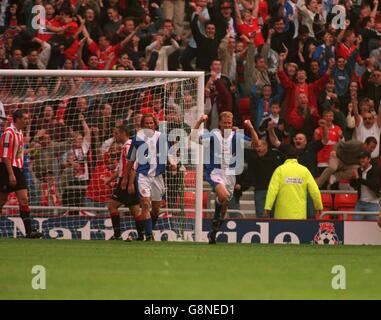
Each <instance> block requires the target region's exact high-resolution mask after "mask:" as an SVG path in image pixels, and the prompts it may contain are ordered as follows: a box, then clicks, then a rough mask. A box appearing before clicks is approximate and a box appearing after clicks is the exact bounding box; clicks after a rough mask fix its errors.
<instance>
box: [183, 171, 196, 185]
mask: <svg viewBox="0 0 381 320" xmlns="http://www.w3.org/2000/svg"><path fill="white" fill-rule="evenodd" d="M184 186H185V187H186V188H191V187H195V186H196V171H193V170H189V171H186V172H185V175H184Z"/></svg>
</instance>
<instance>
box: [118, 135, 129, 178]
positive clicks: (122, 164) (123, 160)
mask: <svg viewBox="0 0 381 320" xmlns="http://www.w3.org/2000/svg"><path fill="white" fill-rule="evenodd" d="M130 147H131V139H128V140H127V141H126V142H125V143H124V145H123V147H122V153H121V154H120V160H119V166H118V170H119V175H118V177H119V178H122V177H123V176H124V175H125V174H126V170H127V154H128V150H129V149H130Z"/></svg>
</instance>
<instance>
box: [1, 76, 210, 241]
mask: <svg viewBox="0 0 381 320" xmlns="http://www.w3.org/2000/svg"><path fill="white" fill-rule="evenodd" d="M1 77H86V78H102V77H105V78H134V77H136V78H168V79H175V78H191V79H197V101H196V103H197V113H198V114H197V117H198V118H200V116H201V115H202V114H203V113H204V89H205V73H204V72H203V71H119V70H118V71H113V70H14V69H0V78H1ZM202 128H203V125H202V126H201V127H200V130H202ZM195 151H196V159H197V164H196V190H195V196H196V203H195V227H194V240H195V241H196V242H201V240H202V211H203V203H202V199H203V196H202V195H203V148H202V145H199V146H198V148H196V150H195Z"/></svg>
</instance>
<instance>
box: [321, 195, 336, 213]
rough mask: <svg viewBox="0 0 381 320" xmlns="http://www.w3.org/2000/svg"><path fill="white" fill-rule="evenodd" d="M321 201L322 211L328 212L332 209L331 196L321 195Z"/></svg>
mask: <svg viewBox="0 0 381 320" xmlns="http://www.w3.org/2000/svg"><path fill="white" fill-rule="evenodd" d="M321 201H322V202H323V210H325V211H329V210H332V209H333V201H332V194H330V193H322V194H321Z"/></svg>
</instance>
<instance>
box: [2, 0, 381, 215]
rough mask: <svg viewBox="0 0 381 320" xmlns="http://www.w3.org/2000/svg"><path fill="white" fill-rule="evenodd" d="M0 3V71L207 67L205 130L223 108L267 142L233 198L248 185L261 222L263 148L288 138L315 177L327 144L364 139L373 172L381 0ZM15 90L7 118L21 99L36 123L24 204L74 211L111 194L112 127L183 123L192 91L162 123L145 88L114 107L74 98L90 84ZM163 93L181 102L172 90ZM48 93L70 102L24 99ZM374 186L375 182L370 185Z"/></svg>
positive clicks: (329, 148)
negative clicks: (40, 11) (149, 121)
mask: <svg viewBox="0 0 381 320" xmlns="http://www.w3.org/2000/svg"><path fill="white" fill-rule="evenodd" d="M36 5H40V6H44V8H45V12H46V17H45V19H41V17H40V19H36V13H35V11H34V10H32V8H33V7H34V6H36ZM334 6H336V8H337V7H338V8H339V9H340V10H341V12H342V13H344V19H343V17H342V16H340V17H339V16H337V13H334V11H333V7H334ZM0 8H1V9H0V68H1V69H63V70H75V69H78V70H125V71H126V72H128V71H129V70H158V71H159V70H161V71H166V70H186V71H192V70H203V71H205V74H206V76H205V80H206V81H205V84H206V86H205V110H206V112H207V113H209V115H210V116H209V122H208V127H209V129H213V128H215V127H217V125H218V114H220V113H221V112H223V111H231V112H232V113H233V115H234V124H235V125H236V126H238V127H242V123H243V121H244V120H246V119H251V120H252V123H253V124H255V128H256V130H257V131H258V133H259V134H260V135H261V137H262V139H263V143H261V145H260V146H259V147H258V150H254V151H253V154H250V155H248V157H247V159H249V160H248V162H249V171H250V173H251V174H250V176H252V177H256V178H255V179H254V178H253V179H254V180H255V181H244V182H243V185H242V186H241V185H240V184H239V185H238V186H237V188H236V191H237V194H240V192H242V189H244V188H246V187H250V186H254V187H255V188H258V194H257V196H256V203H258V208H257V210H259V213H261V212H260V211H261V210H263V209H261V208H260V207H261V205H259V204H262V202H263V197H264V196H265V193H263V194H262V192H264V191H265V189H266V183H268V180H269V177H271V172H272V171H273V170H274V168H276V167H277V166H278V165H279V164H280V163H281V156H279V155H278V154H277V153H276V152H278V151H276V152H275V151H274V150H272V148H276V149H279V150H280V151H281V150H282V145H285V144H286V143H293V144H294V145H295V147H296V148H297V149H299V150H300V158H299V161H300V162H301V163H302V164H304V165H305V166H307V167H308V168H309V169H310V171H311V173H312V174H313V176H314V177H316V178H317V177H318V176H319V175H320V174H321V173H322V172H324V169H326V168H328V167H329V161H330V157H331V154H332V152H333V150H334V147H333V146H334V144H335V143H337V142H339V141H344V140H345V141H351V140H353V141H355V140H357V141H360V142H362V143H365V144H364V145H363V146H364V147H362V151H367V152H369V153H370V154H371V164H372V166H373V171H374V172H376V173H375V175H376V176H377V175H378V177H379V172H378V167H379V160H380V147H379V145H380V133H381V108H380V101H381V4H380V3H379V1H378V0H362V1H361V0H359V1H357V2H354V1H352V0H268V1H264V0H221V1H218V0H195V1H190V0H189V1H188V0H187V1H185V0H149V1H147V0H57V1H54V0H52V1H42V0H26V1H16V0H4V1H1V3H0ZM338 17H339V18H340V19H337V18H338ZM36 21H37V28H36ZM98 80H99V79H98ZM98 80H97V81H98ZM20 83H21V85H20ZM18 84H19V85H20V87H18V88H17V89H18V90H19V91H20V90H23V92H22V94H20V95H19V96H14V95H12V93H14V86H13V85H12V81H10V80H9V79H5V78H2V79H1V87H0V100H1V101H2V102H3V104H4V108H5V113H6V114H10V113H11V111H12V109H14V108H15V107H17V103H20V102H22V103H23V107H25V103H27V104H26V106H29V108H30V111H31V113H32V115H33V117H32V118H33V121H32V126H31V128H30V129H29V132H28V135H27V139H28V141H26V143H27V144H28V148H29V149H28V153H27V157H28V158H29V161H30V164H31V165H30V168H29V170H30V173H29V176H30V179H31V180H39V181H40V186H39V188H36V189H38V190H37V191H36V194H38V196H37V197H34V196H33V192H32V196H31V199H32V202H33V199H37V202H38V204H41V203H50V204H52V203H53V204H54V205H57V204H62V205H69V204H70V205H81V204H83V199H84V201H85V202H86V203H87V204H89V205H92V206H95V205H99V204H100V205H104V203H105V202H106V201H107V197H106V196H105V195H104V194H103V195H101V196H99V197H97V196H95V195H94V194H95V190H99V189H100V188H104V190H108V191H107V192H111V191H110V190H111V189H110V188H111V187H110V186H109V181H108V177H109V176H110V175H111V173H112V171H113V170H114V169H115V166H116V165H117V159H118V153H119V152H120V146H118V145H117V143H116V142H115V137H114V136H113V135H114V134H115V130H114V129H115V127H116V126H118V125H120V124H123V123H124V122H125V121H126V119H128V120H129V123H130V124H131V123H132V122H135V123H134V124H131V127H132V129H134V130H137V129H139V120H136V119H139V118H140V116H141V114H142V113H147V112H150V113H154V114H155V115H156V116H157V118H158V119H159V120H160V121H163V120H166V119H167V120H168V119H172V120H171V121H172V123H175V124H176V123H178V124H179V123H180V122H184V121H185V123H186V126H187V127H193V125H194V123H195V121H196V110H195V108H196V107H195V105H196V104H195V101H194V97H192V95H191V94H190V93H189V92H185V94H184V92H182V93H181V103H182V104H183V106H184V108H185V110H186V112H185V115H184V118H183V119H179V118H178V117H179V113H178V110H177V109H176V104H173V106H167V108H166V113H165V114H164V112H163V107H164V106H163V101H164V99H163V93H162V92H159V93H155V92H153V90H150V89H146V90H140V91H139V92H138V93H136V92H135V91H134V92H132V93H126V94H125V95H124V96H123V95H119V96H118V99H112V98H113V97H112V95H111V96H108V97H106V98H105V97H100V96H98V95H96V92H94V95H87V96H86V95H85V96H81V92H82V91H81V90H83V91H84V92H85V91H86V90H88V89H89V88H95V90H96V84H95V83H94V80H92V79H88V78H86V77H77V78H59V79H57V80H56V81H55V82H53V83H47V82H46V81H45V80H44V79H41V78H40V79H38V80H37V81H35V82H33V85H32V84H31V83H30V82H29V81H28V79H25V80H24V81H22V80H20V79H18ZM20 88H21V89H20ZM171 90H172V92H173V93H174V95H177V96H176V99H177V100H178V99H179V97H178V96H179V94H178V93H177V90H178V89H177V88H172V89H171ZM86 92H88V91H86ZM55 96H65V97H66V99H60V100H55V99H50V100H49V101H51V100H53V102H49V103H39V104H38V105H37V106H36V104H34V102H35V101H39V102H41V101H44V99H45V98H47V97H50V98H51V97H55ZM71 96H76V97H75V98H70V97H71ZM176 99H174V100H176ZM174 100H173V101H174ZM131 101H134V102H133V103H132V102H131ZM168 121H169V120H168ZM5 124H6V121H4V122H3V125H5ZM175 126H176V125H175ZM134 130H133V131H134ZM133 131H132V135H133ZM364 148H365V149H366V150H365V149H364ZM274 152H275V153H274ZM52 155H54V156H52ZM250 163H251V164H252V165H251V166H250ZM358 164H360V162H358ZM269 166H270V167H271V168H270V167H269ZM27 170H28V168H27ZM373 171H372V172H373ZM359 174H360V175H361V174H362V171H360V172H357V171H356V172H353V177H350V179H349V180H351V179H352V178H353V179H357V180H360V182H359V181H357V184H356V185H357V188H358V184H359V183H360V184H361V183H362V182H361V181H362V180H364V181H365V180H366V175H365V178H363V179H359ZM263 175H266V176H263ZM57 177H58V178H59V179H60V187H59V188H58V187H56V182H55V179H56V178H57ZM378 180H379V179H378ZM238 181H240V179H238ZM333 182H334V181H329V182H328V185H327V183H325V184H324V185H322V187H325V188H326V187H327V186H330V185H331V184H332V183H333ZM363 184H364V185H366V182H364V183H363ZM352 185H353V181H352ZM83 187H85V188H83ZM107 188H108V189H107ZM377 188H378V190H379V189H380V187H379V182H378V187H375V188H374V187H372V188H371V189H372V190H373V191H374V190H377ZM57 189H60V191H61V194H58V192H57V191H56V190H57ZM360 189H361V188H360ZM52 190H53V191H52ZM73 190H75V191H73ZM373 191H372V192H373ZM43 194H48V195H49V194H50V195H52V194H53V195H54V196H53V197H52V196H50V198H49V199H47V198H46V197H44V196H43ZM378 197H379V195H378V194H377V195H375V194H374V195H373V197H370V198H372V201H375V199H376V198H378ZM238 198H239V197H238ZM35 204H36V203H35Z"/></svg>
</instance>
